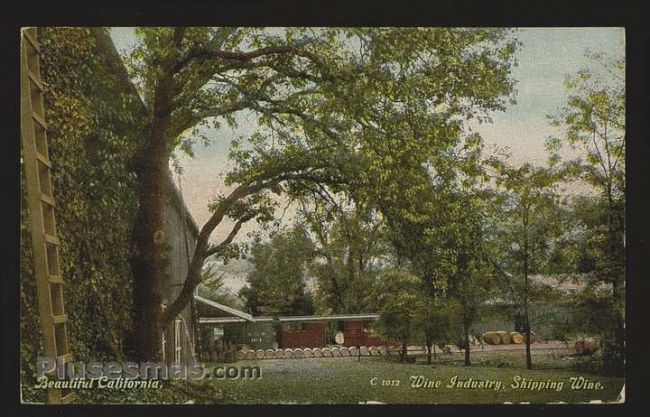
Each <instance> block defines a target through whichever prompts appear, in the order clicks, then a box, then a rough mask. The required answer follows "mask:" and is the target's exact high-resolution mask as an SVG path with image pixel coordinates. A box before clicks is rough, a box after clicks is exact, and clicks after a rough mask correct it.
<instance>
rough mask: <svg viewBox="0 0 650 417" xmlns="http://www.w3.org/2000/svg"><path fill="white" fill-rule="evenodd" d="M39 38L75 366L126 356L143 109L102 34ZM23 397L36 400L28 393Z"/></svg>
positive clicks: (30, 303)
mask: <svg viewBox="0 0 650 417" xmlns="http://www.w3.org/2000/svg"><path fill="white" fill-rule="evenodd" d="M38 36H39V42H40V43H41V48H42V51H43V55H42V57H41V73H42V77H43V81H44V83H45V85H46V88H47V92H46V94H45V108H46V118H47V122H48V125H49V131H48V135H49V143H50V158H51V161H52V165H53V183H54V193H55V199H56V204H57V210H56V215H57V218H56V220H57V231H58V235H59V238H60V240H61V247H60V258H61V262H62V272H63V277H64V279H65V281H66V285H65V288H64V292H65V303H66V304H65V307H66V313H67V314H68V316H69V330H68V331H69V337H70V342H71V349H72V352H73V353H74V357H75V360H88V359H94V360H102V359H108V358H112V359H114V358H123V355H124V348H125V341H126V340H127V338H128V331H129V329H130V328H131V320H132V317H131V315H132V313H131V304H132V301H131V297H132V294H131V283H132V275H131V269H130V265H129V256H130V253H131V248H130V235H131V229H132V226H133V221H134V219H135V213H136V208H137V197H136V194H135V186H136V177H135V175H134V174H133V170H132V168H131V163H132V162H131V160H132V158H133V156H134V155H135V152H136V150H137V149H138V146H139V144H140V143H141V140H142V137H143V135H142V132H143V129H144V128H145V127H146V125H145V123H146V120H147V118H146V114H145V110H144V107H143V106H142V103H141V101H140V99H139V97H138V96H137V93H136V92H135V90H134V88H133V86H132V84H131V83H130V82H129V79H128V76H127V74H126V70H125V68H124V66H123V64H122V62H121V60H120V59H119V55H118V54H117V51H116V50H115V47H114V46H113V43H112V42H111V40H110V37H109V35H108V32H107V31H106V30H105V29H101V28H92V29H89V28H46V29H39V33H38ZM22 193H23V195H22V203H23V204H22V209H21V278H20V279H21V294H20V295H21V321H20V326H21V349H20V351H21V362H22V363H21V380H22V382H23V387H24V388H28V387H29V386H33V384H34V383H35V379H34V375H35V361H36V356H37V355H38V354H42V351H40V349H41V341H40V339H41V335H40V326H39V322H38V304H37V302H36V287H35V282H34V277H33V268H32V263H31V259H32V254H31V242H30V239H29V224H28V222H27V212H26V207H25V190H24V188H23V189H22ZM23 394H24V396H26V397H27V398H26V399H28V400H29V399H30V397H31V396H34V397H35V398H34V399H38V398H37V395H38V394H36V393H34V392H31V393H30V390H29V389H27V390H24V391H23Z"/></svg>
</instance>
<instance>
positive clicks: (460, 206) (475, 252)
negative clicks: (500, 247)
mask: <svg viewBox="0 0 650 417" xmlns="http://www.w3.org/2000/svg"><path fill="white" fill-rule="evenodd" d="M450 199H453V202H454V204H453V211H452V213H451V214H452V218H453V238H452V240H451V242H450V243H451V248H452V251H453V261H452V262H453V264H454V265H453V266H454V272H453V273H452V275H451V277H450V280H449V281H450V282H449V294H450V297H451V298H452V299H454V300H456V302H457V303H458V306H459V315H460V319H461V324H462V333H463V334H462V341H463V342H462V345H463V348H464V351H465V358H464V360H465V365H466V366H470V365H471V353H470V352H471V344H470V334H471V331H472V326H473V324H474V322H475V321H476V320H477V319H478V317H479V308H480V306H481V305H483V304H484V303H485V302H486V300H489V299H490V297H491V295H493V293H494V288H495V278H494V274H493V268H492V265H491V259H493V256H494V255H493V252H492V251H493V249H494V248H490V245H491V241H492V240H493V239H494V236H492V235H491V232H492V231H493V224H492V223H493V222H494V218H495V216H494V209H495V208H497V207H498V204H496V199H495V196H494V193H493V192H492V191H490V190H472V189H468V188H466V189H461V190H458V191H457V192H456V193H454V194H452V195H450Z"/></svg>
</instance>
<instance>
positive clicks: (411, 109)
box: [129, 28, 514, 359]
mask: <svg viewBox="0 0 650 417" xmlns="http://www.w3.org/2000/svg"><path fill="white" fill-rule="evenodd" d="M137 33H138V35H139V36H140V37H141V43H140V45H139V46H138V47H136V48H135V49H134V50H133V52H132V53H131V56H130V59H129V63H130V68H131V69H132V74H133V76H134V79H135V80H136V81H137V83H138V85H139V87H140V89H141V93H142V96H143V97H144V101H145V105H146V107H147V109H148V112H149V121H148V135H147V138H146V140H145V145H144V146H143V147H142V149H140V151H139V157H138V158H137V161H136V162H137V163H136V166H137V174H138V178H139V182H140V187H139V200H140V205H139V215H138V221H137V222H136V226H135V230H134V246H135V248H134V256H133V262H132V269H133V272H134V280H135V282H134V298H135V301H134V305H135V308H136V311H135V317H136V321H135V328H134V336H135V339H134V348H135V352H136V354H135V356H137V357H138V358H140V359H152V358H159V357H160V334H161V329H162V328H163V327H164V326H165V325H166V324H167V323H169V322H170V321H171V320H173V318H174V317H175V316H176V315H177V314H178V312H180V311H181V310H182V309H183V308H184V307H185V306H186V305H187V303H188V302H189V301H190V300H191V297H192V294H193V291H194V288H195V287H196V286H197V285H198V283H199V282H200V277H201V269H202V266H203V263H204V261H205V259H206V258H207V257H209V256H213V255H215V256H218V255H219V253H220V252H221V251H223V250H224V249H225V248H226V247H227V246H228V245H229V244H230V243H232V240H233V239H234V237H235V236H236V234H237V232H238V231H239V229H240V228H241V226H242V224H243V223H244V222H246V221H248V220H250V219H252V218H254V217H256V216H257V214H258V212H259V209H258V208H259V207H258V206H259V204H262V206H263V207H262V208H263V210H262V212H263V213H268V210H266V209H265V208H266V207H268V204H267V203H268V199H266V198H264V197H263V196H262V197H260V194H264V193H265V190H268V189H274V190H276V191H279V192H282V190H283V184H286V183H294V184H298V185H305V184H307V183H310V182H311V183H321V184H337V185H339V184H341V183H345V184H347V186H348V187H349V188H347V189H345V190H346V191H348V192H354V193H359V192H358V190H359V189H361V188H364V187H367V186H368V185H375V186H376V185H378V184H377V181H380V182H381V181H386V180H387V179H388V178H387V177H386V175H383V174H382V171H383V168H382V164H383V162H389V163H391V160H392V158H393V153H394V152H395V151H396V150H397V149H401V150H404V151H406V153H407V154H408V153H410V154H420V155H431V154H432V153H435V152H434V151H435V150H439V149H443V148H446V147H447V146H448V144H450V143H453V142H454V141H455V138H456V137H457V136H458V132H459V130H460V128H459V125H460V123H461V121H462V120H464V119H466V118H468V117H472V116H477V115H478V116H481V115H484V112H485V110H488V109H495V108H502V107H503V104H504V101H505V99H506V97H507V96H508V94H509V93H510V91H511V89H512V81H511V80H510V78H509V73H510V67H511V65H512V54H513V52H514V42H513V41H510V40H509V39H508V38H507V36H508V33H507V31H505V30H498V29H484V28H478V29H450V28H440V29H438V28H349V29H335V28H327V29H317V28H289V29H272V30H271V29H262V28H141V29H138V31H137ZM240 111H246V112H247V114H249V115H251V116H252V117H253V118H255V120H256V121H257V123H258V125H259V126H260V127H261V128H262V131H261V132H260V134H259V135H256V136H255V137H253V138H251V140H252V144H253V146H252V149H251V147H247V146H242V147H240V148H239V149H236V150H235V151H234V152H233V158H234V159H235V161H236V164H237V168H236V169H235V170H234V171H233V172H232V173H231V174H230V175H229V177H228V184H229V185H230V186H232V187H233V189H232V191H231V192H230V193H229V194H227V195H224V196H222V198H220V199H219V200H218V201H217V202H216V204H214V205H213V207H212V208H213V212H212V215H211V217H210V219H209V220H208V221H207V222H206V224H205V225H204V226H203V227H202V229H201V231H200V233H199V238H198V241H197V245H196V249H195V253H194V256H193V259H192V261H191V264H190V268H189V273H188V277H187V279H186V281H185V285H184V287H183V288H182V291H181V293H180V295H179V297H178V298H177V299H176V300H173V301H172V302H171V303H170V304H169V305H168V306H167V307H166V308H165V309H164V311H163V310H162V308H161V305H160V302H161V288H160V282H161V275H162V274H164V273H165V272H164V265H165V257H166V255H165V254H166V249H165V247H166V245H165V241H166V239H165V236H164V234H163V232H162V230H163V227H162V226H163V223H162V222H163V218H162V213H163V202H164V199H163V198H164V193H163V184H164V181H163V177H164V176H165V175H166V172H167V170H168V167H169V162H170V158H171V157H172V154H173V152H174V151H175V150H176V149H179V148H180V149H184V150H188V151H190V152H191V146H192V144H193V143H194V142H195V141H196V140H197V139H198V138H199V137H200V136H201V132H202V131H204V129H203V128H204V127H206V126H208V125H209V126H216V127H218V126H219V124H220V123H223V122H226V123H229V124H235V123H236V120H237V117H236V113H237V112H240ZM406 120H409V121H411V123H410V125H411V127H412V126H419V127H418V132H413V131H412V130H408V131H406V132H405V131H404V129H405V127H406V126H405V121H406ZM414 120H416V121H417V123H413V121H414ZM404 133H407V134H404ZM411 162H415V161H411ZM226 216H228V217H230V218H232V219H233V220H234V221H235V225H234V228H233V229H232V232H231V233H229V234H228V236H227V238H226V239H225V240H224V241H223V242H220V243H217V244H211V240H210V237H211V235H212V233H213V231H214V230H215V228H216V227H217V226H219V225H220V224H221V223H222V221H223V219H224V218H225V217H226Z"/></svg>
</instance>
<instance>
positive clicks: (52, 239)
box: [44, 233, 60, 245]
mask: <svg viewBox="0 0 650 417" xmlns="http://www.w3.org/2000/svg"><path fill="white" fill-rule="evenodd" d="M44 234H45V241H46V242H47V243H52V244H54V245H58V244H59V243H60V241H59V238H58V237H56V236H54V235H50V234H48V233H44Z"/></svg>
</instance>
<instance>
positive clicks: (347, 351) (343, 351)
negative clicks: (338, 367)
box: [339, 346, 350, 356]
mask: <svg viewBox="0 0 650 417" xmlns="http://www.w3.org/2000/svg"><path fill="white" fill-rule="evenodd" d="M339 350H340V351H341V356H350V349H348V348H347V347H345V346H341V347H340V348H339Z"/></svg>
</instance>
